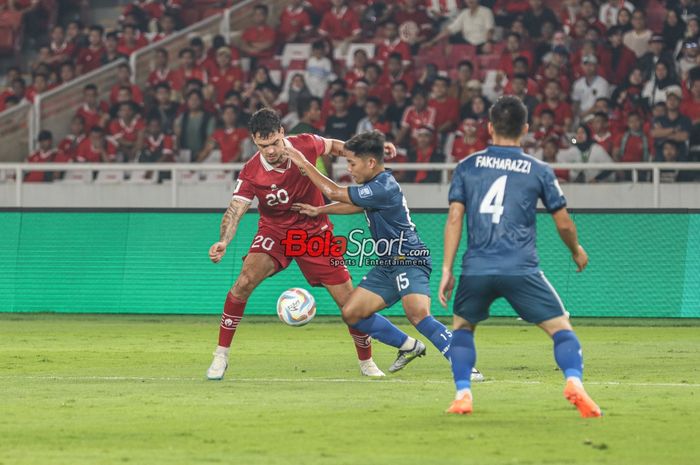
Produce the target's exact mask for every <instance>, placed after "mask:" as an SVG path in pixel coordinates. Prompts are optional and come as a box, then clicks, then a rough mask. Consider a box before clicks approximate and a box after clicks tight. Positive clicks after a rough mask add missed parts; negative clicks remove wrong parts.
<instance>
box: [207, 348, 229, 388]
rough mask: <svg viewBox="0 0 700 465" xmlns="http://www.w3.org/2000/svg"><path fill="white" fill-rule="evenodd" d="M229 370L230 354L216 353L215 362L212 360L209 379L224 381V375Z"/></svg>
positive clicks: (208, 371)
mask: <svg viewBox="0 0 700 465" xmlns="http://www.w3.org/2000/svg"><path fill="white" fill-rule="evenodd" d="M226 368H228V354H224V353H221V352H214V360H212V362H211V365H209V369H208V370H207V379H210V380H212V381H220V380H222V379H224V373H226Z"/></svg>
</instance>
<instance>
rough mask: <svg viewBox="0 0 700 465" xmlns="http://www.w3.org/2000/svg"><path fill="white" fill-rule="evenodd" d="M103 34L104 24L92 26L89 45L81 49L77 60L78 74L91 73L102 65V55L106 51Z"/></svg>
mask: <svg viewBox="0 0 700 465" xmlns="http://www.w3.org/2000/svg"><path fill="white" fill-rule="evenodd" d="M103 35H104V29H103V28H102V26H99V25H95V26H92V27H90V32H89V33H88V46H87V47H85V48H82V49H80V51H79V52H78V57H77V58H76V60H75V63H76V68H77V71H78V74H85V73H89V72H90V71H92V70H95V69H97V68H99V67H100V66H102V62H101V61H102V55H104V53H105V47H104V41H103V40H102V36H103Z"/></svg>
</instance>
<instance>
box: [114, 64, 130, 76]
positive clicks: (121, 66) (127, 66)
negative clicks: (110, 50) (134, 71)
mask: <svg viewBox="0 0 700 465" xmlns="http://www.w3.org/2000/svg"><path fill="white" fill-rule="evenodd" d="M117 69H125V70H127V71H128V72H129V74H131V67H129V65H127V64H126V63H120V64H119V66H117Z"/></svg>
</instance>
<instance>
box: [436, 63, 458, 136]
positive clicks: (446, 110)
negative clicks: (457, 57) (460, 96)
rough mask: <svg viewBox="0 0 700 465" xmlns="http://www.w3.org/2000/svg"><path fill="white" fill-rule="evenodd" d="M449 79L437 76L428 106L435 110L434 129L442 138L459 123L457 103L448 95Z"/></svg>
mask: <svg viewBox="0 0 700 465" xmlns="http://www.w3.org/2000/svg"><path fill="white" fill-rule="evenodd" d="M449 88H450V79H449V78H446V77H443V76H438V77H437V78H436V79H435V81H433V93H432V99H430V101H429V102H428V106H430V107H433V108H435V129H436V130H437V133H438V135H441V136H444V135H445V134H446V133H448V132H450V131H452V130H454V129H455V128H456V127H457V123H458V122H459V102H458V101H457V99H455V98H452V97H450V96H449V94H448V90H449Z"/></svg>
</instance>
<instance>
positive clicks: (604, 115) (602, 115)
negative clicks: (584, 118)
mask: <svg viewBox="0 0 700 465" xmlns="http://www.w3.org/2000/svg"><path fill="white" fill-rule="evenodd" d="M593 117H594V118H596V117H597V118H603V119H604V120H605V121H609V120H610V118H609V117H608V114H607V113H605V112H604V111H596V112H595V113H594V114H593Z"/></svg>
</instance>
